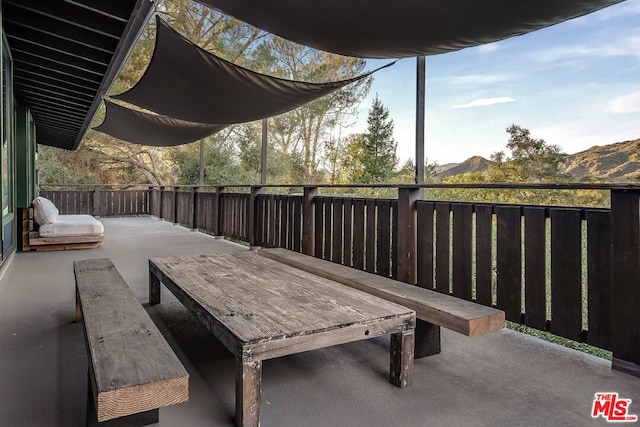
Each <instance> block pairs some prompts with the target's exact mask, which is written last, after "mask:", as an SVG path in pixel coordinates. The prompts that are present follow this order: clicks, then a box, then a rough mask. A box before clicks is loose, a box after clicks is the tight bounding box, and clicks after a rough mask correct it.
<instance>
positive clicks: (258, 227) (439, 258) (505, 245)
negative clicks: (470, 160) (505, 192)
mask: <svg viewBox="0 0 640 427" xmlns="http://www.w3.org/2000/svg"><path fill="white" fill-rule="evenodd" d="M432 187H445V188H447V187H477V188H492V189H507V188H511V189H517V188H527V189H530V188H538V189H553V190H557V189H568V190H572V189H573V190H575V189H592V190H593V189H597V190H606V191H609V192H610V193H611V209H595V208H580V207H556V206H533V205H505V204H490V203H463V202H443V201H429V200H422V199H420V197H419V196H420V191H421V190H420V188H418V187H416V186H401V187H397V189H398V197H397V198H396V199H383V198H360V197H343V196H338V195H333V196H331V195H325V194H322V195H320V194H319V192H318V190H319V187H318V186H303V193H302V194H297V195H296V194H286V195H282V194H268V193H267V192H266V190H267V189H269V188H280V187H279V186H267V187H251V188H250V190H249V189H248V188H244V192H242V190H243V189H242V188H239V187H231V186H229V187H226V188H225V187H215V188H211V187H207V188H198V187H171V188H170V187H155V188H150V189H149V190H148V191H146V193H147V196H140V195H138V194H137V193H135V195H134V194H131V196H124V195H118V194H119V193H117V192H113V194H111V193H109V192H107V191H104V190H103V191H99V192H98V193H99V197H100V198H99V200H100V206H101V213H102V215H104V216H107V215H109V214H110V213H112V212H113V213H115V214H116V215H123V214H124V212H131V214H134V215H138V214H151V215H155V216H158V217H159V218H162V219H165V220H168V221H171V222H173V223H176V224H182V225H184V226H186V227H189V228H192V229H200V230H202V231H206V232H208V233H211V234H214V235H219V236H227V237H231V238H234V239H237V240H242V241H245V242H247V243H249V245H251V246H264V247H283V248H287V249H290V250H293V251H297V252H303V253H306V254H308V255H312V256H316V257H319V258H322V259H326V260H330V261H333V262H336V263H340V264H345V265H348V266H351V267H354V268H357V269H362V270H365V271H368V272H372V273H376V274H380V275H383V276H388V277H392V278H395V279H397V280H401V281H404V282H407V283H412V284H415V285H417V286H421V287H425V288H429V289H433V290H434V291H436V292H441V293H446V294H452V295H455V296H457V297H460V298H463V299H466V300H472V301H476V302H478V303H480V304H485V305H490V306H496V307H498V308H501V309H503V310H505V313H506V316H507V319H508V320H510V321H512V322H516V323H520V324H524V325H526V326H529V327H531V328H535V329H539V330H542V331H548V332H551V333H552V334H555V335H558V336H561V337H565V338H569V339H572V340H575V341H580V342H585V343H588V344H591V345H593V346H596V347H600V348H603V349H608V350H611V351H613V365H614V367H616V368H619V369H622V370H626V371H630V372H633V373H636V374H638V372H640V371H639V369H638V368H639V366H640V328H639V327H638V325H640V310H639V309H638V305H639V304H640V187H635V186H625V185H583V186H577V185H538V186H529V185H526V186H525V185H522V186H518V185H473V184H471V185H452V186H438V185H433V186H432ZM320 188H322V187H320ZM247 190H249V191H247ZM329 191H335V190H331V189H330V190H329ZM143 192H145V191H143ZM77 193H78V194H74V195H71V194H66V195H63V194H52V193H44V192H43V193H42V194H43V195H48V194H49V195H51V196H52V198H53V200H54V202H56V204H58V205H59V206H61V211H63V212H67V211H69V212H70V211H72V210H74V211H81V210H82V209H85V208H86V210H88V212H87V213H91V212H92V206H94V205H92V202H91V200H98V198H97V197H98V196H96V194H97V193H92V192H86V191H84V192H82V191H80V192H77ZM91 194H93V199H92V198H91ZM56 197H57V199H56ZM145 197H146V198H145ZM103 198H104V199H103ZM103 200H109V202H105V201H103ZM116 200H118V201H117V202H116ZM133 200H136V202H133ZM138 200H141V202H140V203H138V202H137V201H138ZM71 201H73V202H71ZM72 206H73V207H72ZM105 206H107V207H106V208H105ZM116 206H117V208H116ZM123 206H127V208H124V207H123ZM127 209H129V210H127ZM145 209H146V210H145Z"/></svg>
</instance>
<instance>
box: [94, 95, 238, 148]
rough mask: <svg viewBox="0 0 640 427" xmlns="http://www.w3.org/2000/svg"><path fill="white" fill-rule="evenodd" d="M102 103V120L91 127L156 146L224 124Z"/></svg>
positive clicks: (181, 141)
mask: <svg viewBox="0 0 640 427" xmlns="http://www.w3.org/2000/svg"><path fill="white" fill-rule="evenodd" d="M104 103H105V106H106V114H105V117H104V120H103V122H102V123H101V124H100V126H97V127H95V128H94V129H95V130H97V131H99V132H103V133H106V134H108V135H111V136H113V137H115V138H118V139H121V140H123V141H127V142H131V143H134V144H140V145H152V146H157V147H168V146H172V145H180V144H186V143H189V142H193V141H196V140H198V139H201V138H204V137H207V136H209V135H212V134H214V133H216V132H218V131H220V130H222V129H224V128H225V127H226V126H227V125H211V124H202V123H191V122H186V121H183V120H177V119H172V118H170V117H165V116H159V115H156V114H149V113H143V112H142V111H135V110H131V109H129V108H126V107H123V106H121V105H118V104H114V103H113V102H110V101H107V100H105V101H104Z"/></svg>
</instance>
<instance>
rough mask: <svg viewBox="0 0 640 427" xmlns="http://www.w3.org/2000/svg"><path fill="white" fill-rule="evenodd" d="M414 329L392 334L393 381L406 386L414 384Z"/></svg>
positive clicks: (402, 386) (401, 386)
mask: <svg viewBox="0 0 640 427" xmlns="http://www.w3.org/2000/svg"><path fill="white" fill-rule="evenodd" d="M413 348H414V331H413V329H412V330H410V331H404V332H399V333H396V334H392V335H391V378H390V380H391V383H393V384H394V385H396V386H398V387H400V388H404V387H408V386H410V385H412V384H413Z"/></svg>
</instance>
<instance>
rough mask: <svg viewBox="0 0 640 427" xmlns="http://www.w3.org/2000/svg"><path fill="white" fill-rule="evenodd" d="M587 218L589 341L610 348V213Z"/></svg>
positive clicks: (593, 213)
mask: <svg viewBox="0 0 640 427" xmlns="http://www.w3.org/2000/svg"><path fill="white" fill-rule="evenodd" d="M586 217H587V277H588V291H587V295H588V302H587V306H588V317H589V319H588V325H589V326H588V329H589V335H588V337H589V344H591V345H593V346H595V347H600V348H605V349H611V286H610V283H611V282H610V281H611V213H610V212H604V211H603V212H598V211H592V210H588V211H587V215H586Z"/></svg>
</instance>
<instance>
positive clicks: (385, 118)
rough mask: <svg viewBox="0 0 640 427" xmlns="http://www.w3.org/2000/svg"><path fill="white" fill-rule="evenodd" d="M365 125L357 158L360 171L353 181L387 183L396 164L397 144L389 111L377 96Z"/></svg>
mask: <svg viewBox="0 0 640 427" xmlns="http://www.w3.org/2000/svg"><path fill="white" fill-rule="evenodd" d="M367 124H368V127H367V132H366V133H365V134H364V135H363V138H361V140H360V142H361V144H362V145H361V148H360V150H359V153H358V154H359V155H358V156H357V157H358V159H357V160H358V161H359V162H360V163H361V165H362V169H361V170H360V171H359V173H357V174H356V175H354V181H355V182H359V183H375V182H386V181H389V180H390V179H391V177H392V176H393V172H394V169H395V168H396V164H397V163H398V158H397V156H396V148H397V146H398V143H397V142H396V141H395V140H394V139H393V120H392V119H390V118H389V110H388V109H387V108H386V107H385V106H384V105H383V104H382V101H380V99H379V98H378V95H376V98H375V99H374V100H373V104H372V105H371V109H370V110H369V117H368V118H367Z"/></svg>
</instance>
